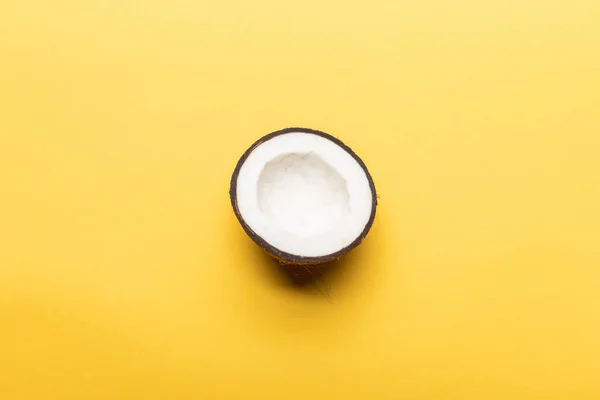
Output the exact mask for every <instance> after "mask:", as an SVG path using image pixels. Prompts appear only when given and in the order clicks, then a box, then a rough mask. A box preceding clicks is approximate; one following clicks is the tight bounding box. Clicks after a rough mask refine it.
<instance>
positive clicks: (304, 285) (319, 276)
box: [253, 243, 368, 299]
mask: <svg viewBox="0 0 600 400" xmlns="http://www.w3.org/2000/svg"><path fill="white" fill-rule="evenodd" d="M253 245H254V243H253ZM361 247H368V245H366V244H362V245H360V246H358V247H357V248H355V249H353V250H352V251H350V252H349V253H348V254H345V255H344V256H342V257H340V258H338V259H336V260H332V261H329V262H326V263H323V264H318V265H297V264H284V263H281V262H279V261H277V260H276V259H274V258H273V257H271V256H270V255H269V254H268V253H267V252H266V251H264V250H263V249H261V248H260V247H259V246H256V245H254V250H253V251H254V252H255V253H256V257H257V259H258V258H259V259H260V262H259V263H260V265H261V266H263V267H264V268H265V272H266V273H267V274H268V275H271V276H272V277H273V278H274V279H275V280H276V281H277V282H278V283H280V284H282V285H283V286H285V287H287V288H289V289H290V290H294V291H298V292H301V293H305V294H307V295H314V296H324V297H326V298H328V299H331V293H330V287H331V286H332V285H333V284H334V283H336V282H341V281H345V280H346V276H347V275H351V274H353V273H354V272H355V271H353V270H354V269H355V268H358V267H359V266H360V265H362V263H360V262H358V263H357V262H356V261H357V260H359V259H361V258H362V257H361V254H362V253H363V251H366V250H367V249H361Z"/></svg>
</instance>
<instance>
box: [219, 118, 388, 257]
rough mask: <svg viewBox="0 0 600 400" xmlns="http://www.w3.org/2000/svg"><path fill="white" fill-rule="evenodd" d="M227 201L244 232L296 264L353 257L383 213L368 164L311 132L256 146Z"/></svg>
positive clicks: (275, 136)
mask: <svg viewBox="0 0 600 400" xmlns="http://www.w3.org/2000/svg"><path fill="white" fill-rule="evenodd" d="M229 195H230V197H231V204H232V206H233V210H234V212H235V214H236V216H237V218H238V220H239V221H240V223H241V225H242V227H243V228H244V230H245V231H246V233H247V234H248V235H249V236H250V237H251V238H252V239H253V240H254V241H255V242H256V243H258V245H259V246H261V247H262V248H263V249H265V250H266V251H267V252H269V253H270V254H271V255H272V256H273V257H275V258H276V259H278V260H279V261H281V262H284V263H290V264H320V263H324V262H327V261H331V260H333V259H335V258H337V257H339V256H341V255H342V254H344V253H346V252H348V251H350V250H352V249H353V248H354V247H356V246H357V245H358V244H360V242H361V241H362V240H363V239H364V238H365V236H366V235H367V233H368V232H369V230H370V228H371V225H372V224H373V220H374V218H375V209H376V207H377V195H376V193H375V185H374V184H373V179H372V178H371V175H370V174H369V171H368V170H367V167H366V166H365V164H364V163H363V162H362V160H361V159H360V158H359V157H358V156H357V155H356V154H355V153H354V152H353V151H352V150H351V149H350V148H349V147H348V146H346V145H345V144H343V143H342V142H341V141H340V140H338V139H336V138H334V137H333V136H331V135H328V134H326V133H323V132H320V131H316V130H313V129H306V128H288V129H283V130H280V131H277V132H273V133H271V134H269V135H266V136H264V137H262V138H261V139H259V140H258V141H257V142H256V143H254V144H253V145H252V146H251V147H250V148H249V149H248V150H246V152H245V153H244V155H243V156H242V157H241V158H240V160H239V161H238V164H237V166H236V168H235V171H234V173H233V176H232V178H231V186H230V191H229Z"/></svg>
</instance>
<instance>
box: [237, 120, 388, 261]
mask: <svg viewBox="0 0 600 400" xmlns="http://www.w3.org/2000/svg"><path fill="white" fill-rule="evenodd" d="M294 132H299V133H308V134H313V135H318V136H321V137H323V138H325V139H327V140H330V141H332V142H334V143H335V144H337V145H338V146H339V147H341V148H342V149H343V150H345V151H346V152H347V153H348V154H350V155H351V156H352V158H354V160H356V162H357V163H358V164H359V165H360V167H361V168H362V170H363V171H364V172H365V174H366V176H367V180H368V181H369V186H370V188H371V193H372V205H373V206H372V208H371V215H370V217H369V221H368V222H367V224H366V225H365V228H364V229H363V231H362V232H361V234H360V235H359V236H358V237H357V238H356V239H355V240H354V241H353V242H352V243H350V244H349V245H348V246H346V247H344V248H343V249H341V250H338V251H336V252H335V253H331V254H327V255H324V256H320V257H304V256H298V255H295V254H290V253H286V252H285V251H281V250H279V249H277V248H276V247H274V246H272V245H270V244H269V243H267V242H266V241H265V240H264V239H263V238H262V237H261V236H260V235H258V234H257V233H256V232H254V231H253V230H252V228H250V226H249V225H248V224H247V223H246V221H244V218H243V217H242V215H241V213H240V210H239V207H238V202H237V180H238V175H239V173H240V169H241V168H242V165H244V162H245V161H246V159H247V158H248V156H249V155H250V153H252V151H253V150H254V149H255V148H256V147H258V146H259V145H260V144H262V143H264V142H266V141H268V140H270V139H272V138H274V137H276V136H279V135H284V134H286V133H294ZM229 198H230V199H231V205H232V207H233V211H234V213H235V215H236V217H237V219H238V221H239V222H240V224H241V225H242V228H244V231H245V232H246V234H248V236H250V238H251V239H252V240H254V242H256V244H258V245H259V246H260V247H262V248H263V249H264V250H265V251H266V252H267V253H268V254H269V255H270V256H271V257H273V258H274V259H275V260H277V261H278V262H279V263H281V264H283V265H303V266H307V267H310V266H316V265H319V264H323V263H326V262H329V261H332V260H335V259H337V258H339V257H341V256H342V255H343V254H346V253H347V252H349V251H350V250H352V249H354V248H355V247H356V246H358V245H359V244H360V243H361V242H362V241H363V239H364V238H365V237H366V236H367V234H368V233H369V230H370V229H371V226H372V225H373V221H374V220H375V212H376V208H377V193H376V191H375V183H374V182H373V178H372V177H371V174H370V173H369V170H368V169H367V166H366V165H365V163H364V162H363V161H362V160H361V159H360V157H358V156H357V155H356V153H354V151H352V149H351V148H350V147H348V146H346V145H345V144H344V143H343V142H342V141H341V140H339V139H337V138H335V137H333V136H331V135H329V134H327V133H325V132H321V131H317V130H314V129H308V128H286V129H282V130H279V131H276V132H273V133H269V134H268V135H265V136H263V137H262V138H260V139H258V140H257V141H256V142H254V143H253V144H252V146H250V147H249V148H248V150H246V151H245V152H244V154H243V155H242V157H241V158H240V159H239V161H238V163H237V165H236V166H235V169H234V171H233V175H232V176H231V183H230V186H229Z"/></svg>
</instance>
